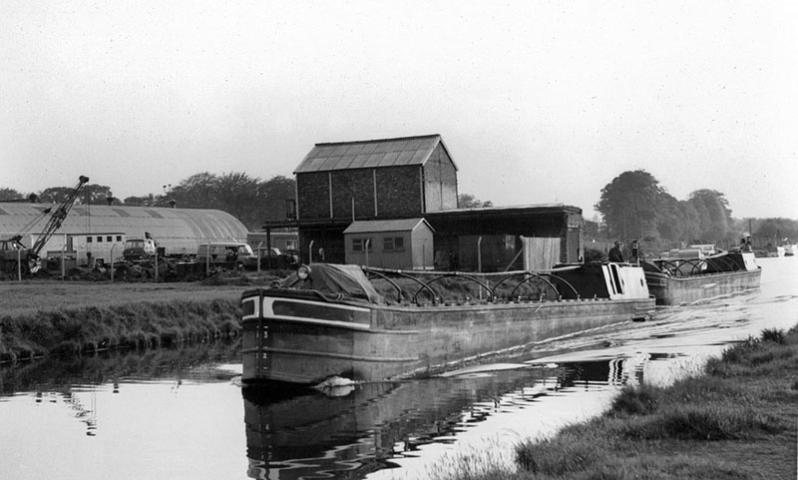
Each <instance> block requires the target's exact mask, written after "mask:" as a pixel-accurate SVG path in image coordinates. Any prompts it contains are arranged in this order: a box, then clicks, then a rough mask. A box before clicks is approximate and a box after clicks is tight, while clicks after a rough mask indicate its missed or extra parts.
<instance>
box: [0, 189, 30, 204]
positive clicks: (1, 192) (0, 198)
mask: <svg viewBox="0 0 798 480" xmlns="http://www.w3.org/2000/svg"><path fill="white" fill-rule="evenodd" d="M24 198H25V196H24V195H22V194H21V193H19V192H18V191H16V190H14V189H13V188H0V202H16V201H19V200H22V199H24Z"/></svg>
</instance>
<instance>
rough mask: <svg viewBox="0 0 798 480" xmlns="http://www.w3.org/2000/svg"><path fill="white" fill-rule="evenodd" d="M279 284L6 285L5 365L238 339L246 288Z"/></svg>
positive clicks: (1, 348)
mask: <svg viewBox="0 0 798 480" xmlns="http://www.w3.org/2000/svg"><path fill="white" fill-rule="evenodd" d="M272 280H273V278H272V277H266V276H264V277H258V278H253V277H251V276H239V277H235V278H233V277H231V278H211V279H209V280H208V281H206V282H202V283H188V282H185V283H135V284H131V283H106V282H59V281H30V282H20V283H17V282H0V363H13V362H17V361H20V360H26V359H30V358H35V357H40V356H47V355H52V354H75V353H81V352H86V351H98V350H104V349H109V348H118V347H136V348H140V347H157V346H169V345H174V344H176V343H181V342H186V341H201V340H204V339H211V338H219V337H234V336H236V335H237V334H238V331H239V316H240V308H239V300H240V297H241V293H242V292H243V290H244V289H245V288H247V286H249V287H252V286H255V285H259V284H263V285H267V284H268V283H269V282H270V281H272Z"/></svg>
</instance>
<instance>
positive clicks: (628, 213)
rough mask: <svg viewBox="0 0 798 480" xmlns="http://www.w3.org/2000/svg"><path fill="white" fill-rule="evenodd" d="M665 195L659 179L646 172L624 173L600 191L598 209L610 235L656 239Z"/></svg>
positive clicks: (624, 237)
mask: <svg viewBox="0 0 798 480" xmlns="http://www.w3.org/2000/svg"><path fill="white" fill-rule="evenodd" d="M663 193H664V190H663V189H662V188H661V187H660V186H659V182H658V181H657V179H656V178H654V177H653V176H652V175H651V174H650V173H648V172H646V171H645V170H635V171H629V172H623V173H621V174H620V175H618V176H617V177H615V178H614V179H613V180H612V182H610V183H609V184H607V185H606V186H605V187H604V188H603V189H601V198H600V200H599V202H598V203H597V204H596V205H595V208H596V210H597V211H598V212H600V213H601V214H602V215H603V216H604V221H605V222H606V223H607V226H608V228H609V233H610V235H611V236H614V237H616V238H621V239H625V240H631V239H634V238H638V239H642V238H653V239H656V238H657V237H658V234H657V209H658V207H659V203H660V197H661V196H662V194H663Z"/></svg>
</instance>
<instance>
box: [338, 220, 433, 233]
mask: <svg viewBox="0 0 798 480" xmlns="http://www.w3.org/2000/svg"><path fill="white" fill-rule="evenodd" d="M420 223H424V224H426V225H427V227H429V229H430V230H433V231H434V229H433V228H432V226H430V224H429V223H427V221H426V220H424V219H423V218H402V219H398V220H357V221H354V222H352V223H351V224H349V226H348V227H346V230H344V234H347V233H377V232H406V231H408V230H414V229H415V228H416V227H417V226H418V225H419V224H420Z"/></svg>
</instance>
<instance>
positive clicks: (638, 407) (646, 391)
mask: <svg viewBox="0 0 798 480" xmlns="http://www.w3.org/2000/svg"><path fill="white" fill-rule="evenodd" d="M657 404H658V401H657V397H656V389H655V388H654V387H651V386H649V385H641V386H640V387H637V388H635V387H630V386H626V387H624V388H623V390H621V393H620V394H619V395H618V396H617V397H615V399H614V400H613V401H612V406H611V407H610V413H612V414H615V415H618V414H625V415H645V414H649V413H652V412H654V411H655V410H656V409H657Z"/></svg>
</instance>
